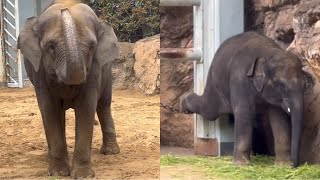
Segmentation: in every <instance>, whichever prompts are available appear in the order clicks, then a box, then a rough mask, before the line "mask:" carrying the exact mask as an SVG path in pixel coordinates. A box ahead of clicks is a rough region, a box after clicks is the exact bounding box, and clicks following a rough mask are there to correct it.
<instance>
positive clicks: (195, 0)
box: [160, 0, 201, 6]
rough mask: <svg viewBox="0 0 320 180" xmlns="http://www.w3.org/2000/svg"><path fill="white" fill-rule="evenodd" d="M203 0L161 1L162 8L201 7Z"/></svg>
mask: <svg viewBox="0 0 320 180" xmlns="http://www.w3.org/2000/svg"><path fill="white" fill-rule="evenodd" d="M200 4H201V0H160V6H199V5H200Z"/></svg>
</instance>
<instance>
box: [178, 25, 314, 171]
mask: <svg viewBox="0 0 320 180" xmlns="http://www.w3.org/2000/svg"><path fill="white" fill-rule="evenodd" d="M310 76H311V75H310V74H308V73H307V72H305V71H303V70H302V63H301V60H300V59H299V58H298V57H296V56H295V55H293V54H291V53H290V52H287V51H285V50H282V49H281V48H280V47H279V46H278V45H277V44H276V43H275V42H274V41H273V40H271V39H270V38H268V37H266V36H264V35H261V34H259V33H257V32H253V31H249V32H244V33H241V34H238V35H235V36H232V37H230V38H229V39H227V40H225V41H224V42H223V43H222V44H221V46H220V47H219V48H218V50H217V52H216V54H215V56H214V58H213V61H212V63H211V65H210V68H209V71H208V76H207V81H206V86H205V88H204V91H203V94H202V95H198V94H196V93H191V92H189V93H185V94H183V95H182V96H181V98H180V108H181V110H183V111H185V112H189V113H196V114H200V115H201V116H202V117H204V118H205V119H208V120H215V119H217V118H218V117H219V116H220V115H222V114H233V115H234V118H235V124H234V129H235V130H234V131H235V132H234V150H233V162H234V163H235V164H236V165H246V164H249V161H250V152H251V149H252V131H253V125H254V122H255V117H256V115H257V114H258V113H260V114H261V113H267V114H268V116H269V121H270V125H271V128H272V132H273V135H274V143H275V154H276V162H277V163H281V164H282V163H285V164H288V163H291V162H292V166H293V167H297V166H299V152H300V147H299V146H300V141H301V140H300V136H301V129H302V126H303V103H304V99H303V98H304V94H305V93H306V92H307V90H308V89H310V86H311V85H312V84H313V81H312V78H311V79H310ZM290 119H291V122H290ZM290 138H291V139H290ZM290 161H291V162H290Z"/></svg>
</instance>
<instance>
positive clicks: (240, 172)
mask: <svg viewBox="0 0 320 180" xmlns="http://www.w3.org/2000/svg"><path fill="white" fill-rule="evenodd" d="M251 163H252V165H250V166H235V165H234V164H233V163H232V157H229V156H228V157H201V156H190V157H177V156H174V155H163V156H161V159H160V164H161V166H179V165H180V164H181V165H191V166H194V167H198V168H202V169H203V170H204V172H205V175H206V176H208V177H210V176H214V177H217V178H222V179H237V180H238V179H320V166H319V165H309V164H307V163H305V164H303V165H300V167H299V168H296V169H294V168H291V167H290V166H284V165H283V166H280V165H274V158H272V157H265V156H254V157H252V159H251Z"/></svg>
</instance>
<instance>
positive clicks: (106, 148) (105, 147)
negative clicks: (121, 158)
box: [100, 141, 120, 155]
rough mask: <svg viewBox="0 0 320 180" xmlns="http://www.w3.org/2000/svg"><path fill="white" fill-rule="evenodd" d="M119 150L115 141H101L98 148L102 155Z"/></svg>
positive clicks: (115, 152) (116, 152)
mask: <svg viewBox="0 0 320 180" xmlns="http://www.w3.org/2000/svg"><path fill="white" fill-rule="evenodd" d="M119 152H120V148H119V145H118V143H117V141H113V142H109V143H103V144H102V146H101V149H100V153H101V154H104V155H112V154H118V153H119Z"/></svg>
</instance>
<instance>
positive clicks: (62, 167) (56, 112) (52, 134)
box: [36, 91, 70, 176]
mask: <svg viewBox="0 0 320 180" xmlns="http://www.w3.org/2000/svg"><path fill="white" fill-rule="evenodd" d="M36 92H37V91H36ZM37 95H39V96H37V98H38V103H39V107H40V111H41V115H42V119H43V124H44V129H45V134H46V139H47V143H48V162H49V168H48V174H49V176H69V174H70V167H69V164H68V151H67V144H66V136H65V111H64V110H62V109H61V108H60V106H59V101H58V100H54V99H52V98H50V97H49V96H48V95H47V94H46V93H41V94H40V93H37Z"/></svg>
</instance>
